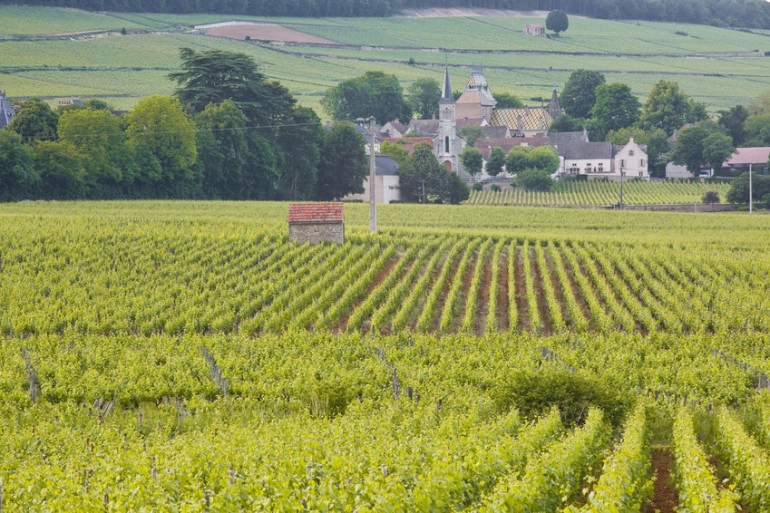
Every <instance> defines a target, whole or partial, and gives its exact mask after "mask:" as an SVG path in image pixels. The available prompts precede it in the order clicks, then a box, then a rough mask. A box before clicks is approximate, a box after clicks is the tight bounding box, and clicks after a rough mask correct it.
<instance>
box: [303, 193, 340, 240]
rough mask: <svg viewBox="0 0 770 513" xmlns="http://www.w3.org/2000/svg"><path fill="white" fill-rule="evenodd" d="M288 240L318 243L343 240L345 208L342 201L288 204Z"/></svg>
mask: <svg viewBox="0 0 770 513" xmlns="http://www.w3.org/2000/svg"><path fill="white" fill-rule="evenodd" d="M289 241H290V242H297V243H300V244H303V243H305V242H309V243H311V244H318V243H319V242H324V241H329V242H336V243H338V244H342V243H343V242H345V209H344V205H343V204H342V203H339V202H336V203H331V202H330V203H292V204H291V205H289Z"/></svg>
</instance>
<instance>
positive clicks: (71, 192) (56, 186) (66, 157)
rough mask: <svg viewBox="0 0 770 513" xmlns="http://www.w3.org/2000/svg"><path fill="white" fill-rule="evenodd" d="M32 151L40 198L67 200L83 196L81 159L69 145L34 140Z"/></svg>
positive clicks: (72, 146)
mask: <svg viewBox="0 0 770 513" xmlns="http://www.w3.org/2000/svg"><path fill="white" fill-rule="evenodd" d="M34 150H35V151H34V161H35V169H36V170H37V173H38V175H39V176H40V187H39V190H40V197H42V198H43V199H47V200H68V199H80V198H83V197H84V196H85V167H84V166H83V157H82V156H81V155H80V153H79V152H78V150H77V148H76V147H75V146H74V145H73V144H72V143H68V142H54V141H36V142H35V143H34Z"/></svg>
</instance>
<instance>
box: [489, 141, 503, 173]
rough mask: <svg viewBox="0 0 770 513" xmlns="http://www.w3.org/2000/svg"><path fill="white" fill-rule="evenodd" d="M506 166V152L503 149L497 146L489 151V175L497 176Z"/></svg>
mask: <svg viewBox="0 0 770 513" xmlns="http://www.w3.org/2000/svg"><path fill="white" fill-rule="evenodd" d="M504 165H505V152H504V151H503V149H502V148H500V147H498V146H495V147H494V148H492V149H491V150H490V151H489V158H488V159H487V174H488V175H489V176H497V175H499V174H500V173H502V171H503V166H504Z"/></svg>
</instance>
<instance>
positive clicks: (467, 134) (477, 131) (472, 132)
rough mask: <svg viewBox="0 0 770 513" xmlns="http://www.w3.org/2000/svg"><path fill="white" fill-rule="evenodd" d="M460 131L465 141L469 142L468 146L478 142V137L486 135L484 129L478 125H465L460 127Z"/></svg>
mask: <svg viewBox="0 0 770 513" xmlns="http://www.w3.org/2000/svg"><path fill="white" fill-rule="evenodd" d="M459 132H460V135H461V136H463V138H464V139H465V142H467V143H468V146H473V145H474V144H476V139H481V138H482V137H484V131H483V130H482V129H481V127H480V126H478V125H465V126H464V127H461V128H460V130H459Z"/></svg>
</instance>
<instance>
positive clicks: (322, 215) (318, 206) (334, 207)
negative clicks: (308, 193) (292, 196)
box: [289, 202, 345, 223]
mask: <svg viewBox="0 0 770 513" xmlns="http://www.w3.org/2000/svg"><path fill="white" fill-rule="evenodd" d="M344 220H345V209H344V204H343V203H340V202H336V203H331V202H330V203H292V204H290V205H289V222H290V223H341V222H343V221H344Z"/></svg>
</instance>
